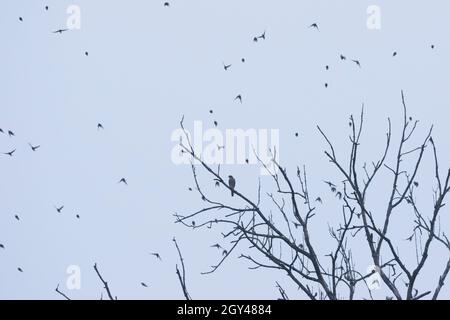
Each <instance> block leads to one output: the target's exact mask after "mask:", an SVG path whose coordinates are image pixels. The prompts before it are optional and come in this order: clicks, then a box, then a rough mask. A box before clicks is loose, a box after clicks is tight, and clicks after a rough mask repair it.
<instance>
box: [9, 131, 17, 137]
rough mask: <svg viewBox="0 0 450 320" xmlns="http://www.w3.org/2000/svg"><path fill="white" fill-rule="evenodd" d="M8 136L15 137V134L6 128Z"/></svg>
mask: <svg viewBox="0 0 450 320" xmlns="http://www.w3.org/2000/svg"><path fill="white" fill-rule="evenodd" d="M8 136H9V137H10V138H11V137H15V136H16V135H15V134H14V132H12V131H11V130H8Z"/></svg>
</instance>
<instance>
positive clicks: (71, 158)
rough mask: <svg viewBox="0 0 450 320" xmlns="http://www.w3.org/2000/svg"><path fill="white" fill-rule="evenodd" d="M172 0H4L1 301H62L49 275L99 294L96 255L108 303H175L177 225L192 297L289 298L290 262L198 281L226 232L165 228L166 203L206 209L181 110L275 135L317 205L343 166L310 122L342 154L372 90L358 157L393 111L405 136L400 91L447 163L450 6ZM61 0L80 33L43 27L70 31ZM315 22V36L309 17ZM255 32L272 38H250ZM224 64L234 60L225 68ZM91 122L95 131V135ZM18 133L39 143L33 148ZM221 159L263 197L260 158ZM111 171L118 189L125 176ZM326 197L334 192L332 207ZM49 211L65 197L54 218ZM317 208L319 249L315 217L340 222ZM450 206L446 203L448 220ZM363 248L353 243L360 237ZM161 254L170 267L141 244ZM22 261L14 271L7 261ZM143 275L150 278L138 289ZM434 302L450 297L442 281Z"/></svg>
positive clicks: (184, 209)
mask: <svg viewBox="0 0 450 320" xmlns="http://www.w3.org/2000/svg"><path fill="white" fill-rule="evenodd" d="M170 2H171V7H170V8H164V7H163V5H162V4H163V1H159V0H150V1H144V0H133V1H119V0H114V1H107V0H97V1H87V0H79V1H55V0H47V1H44V0H36V1H29V0H7V1H3V3H2V10H1V11H0V39H1V41H2V50H1V51H0V87H1V88H2V89H1V90H0V111H1V112H0V128H2V129H3V130H12V131H14V132H15V134H16V137H14V138H8V137H7V136H6V135H0V152H2V153H3V152H7V151H10V150H11V149H14V148H17V152H16V154H15V155H14V157H12V158H9V157H7V156H2V157H0V175H1V182H0V194H1V195H2V197H1V198H2V201H1V202H0V243H3V244H4V245H5V247H6V249H5V250H0V298H8V299H13V298H27V299H28V298H37V299H47V298H50V299H52V298H58V299H59V298H60V297H59V296H58V295H56V293H55V292H54V291H53V290H54V288H55V287H56V285H57V284H58V283H61V285H62V289H64V290H65V292H66V293H67V294H68V295H70V296H71V297H73V298H92V299H96V298H99V297H100V293H101V291H102V287H101V284H100V282H99V280H98V279H97V278H96V276H95V273H94V271H93V269H92V265H93V264H94V262H97V263H98V264H99V268H100V270H101V271H102V273H103V275H104V277H105V278H107V279H108V281H109V283H110V285H111V289H112V290H113V293H114V294H115V295H117V296H118V298H138V299H147V298H163V299H165V298H182V292H181V290H180V288H179V283H178V282H177V278H176V275H175V263H176V262H177V255H176V251H175V248H174V247H173V244H172V241H171V239H172V237H173V236H176V237H177V239H178V240H179V243H180V246H181V248H182V250H183V253H184V256H185V260H186V264H187V271H188V286H189V288H190V292H191V295H192V296H193V297H194V298H267V299H271V298H275V297H277V296H278V293H277V291H276V289H275V281H277V280H278V281H279V282H280V283H282V284H284V285H285V286H286V287H287V289H288V290H289V291H288V294H289V296H290V297H293V298H294V297H299V298H301V297H302V295H301V294H300V293H299V292H298V291H297V290H296V288H295V287H293V286H290V285H289V284H288V283H289V281H287V280H286V279H285V277H284V274H282V273H276V272H272V271H270V272H267V271H251V270H248V269H247V267H248V264H247V263H246V262H244V261H242V260H237V259H236V258H235V257H234V258H232V259H231V260H229V261H228V262H226V263H225V264H224V265H223V268H222V269H221V270H219V271H218V272H217V273H215V274H213V275H208V276H203V275H200V272H202V271H206V270H208V269H209V266H210V265H213V264H215V263H216V262H217V261H218V259H220V253H218V252H217V251H215V250H214V249H213V248H210V247H209V246H210V245H211V244H213V243H215V242H217V239H220V238H221V235H220V232H219V230H215V231H209V230H208V231H199V232H195V231H192V230H187V229H185V228H183V227H182V226H179V225H175V224H174V223H173V222H174V218H173V216H172V214H173V213H174V212H179V213H189V212H192V211H194V210H195V209H198V208H199V206H201V205H202V203H201V201H200V199H198V196H196V195H194V194H193V193H190V192H189V191H187V188H188V186H191V185H192V176H191V172H190V168H189V167H188V166H175V165H174V164H173V163H172V162H171V158H170V156H171V150H172V148H173V147H174V145H175V143H174V142H172V141H171V139H170V137H171V133H172V132H173V130H175V129H176V128H177V127H178V123H179V120H180V118H181V116H182V115H185V117H186V120H185V121H186V124H187V126H188V127H190V126H192V124H193V121H195V120H200V121H204V126H205V127H207V126H210V127H212V126H213V120H217V121H219V128H221V129H223V130H225V129H227V128H243V129H248V128H256V129H279V130H280V141H281V145H280V150H279V152H280V158H281V162H282V163H283V165H284V166H286V167H288V168H290V170H291V172H294V170H295V165H297V164H300V165H302V164H305V165H306V166H307V167H308V170H309V175H310V177H311V178H310V183H311V186H310V188H311V189H313V190H315V193H316V194H320V195H322V194H323V195H322V197H323V198H324V199H326V198H327V195H326V188H325V186H324V185H323V183H322V180H323V179H332V178H333V177H334V178H335V179H339V178H338V176H337V175H336V174H335V170H334V169H333V168H332V167H331V165H330V164H329V163H328V162H327V160H326V159H325V158H324V156H323V153H322V151H323V148H325V144H324V143H323V141H322V140H321V138H320V136H319V135H318V134H317V131H316V129H315V126H316V125H317V124H320V125H321V126H322V127H323V128H325V129H326V131H327V132H328V133H329V135H330V137H332V139H333V140H334V141H335V142H336V146H337V148H339V150H341V152H340V154H343V150H345V151H347V150H348V146H347V143H348V140H347V132H346V131H345V130H346V129H347V119H348V116H349V115H350V114H351V113H358V112H359V110H360V108H361V104H362V103H363V102H364V103H365V107H366V114H367V121H366V123H367V126H366V132H365V135H364V140H363V143H364V144H365V147H364V146H363V147H362V157H364V158H367V159H372V158H373V157H374V156H376V155H379V154H380V152H381V150H382V143H383V139H384V130H385V128H386V117H387V116H391V117H392V120H393V124H394V129H397V131H396V133H397V135H396V136H395V137H397V138H398V130H399V127H398V124H399V121H400V120H401V110H402V109H401V100H400V90H401V89H403V90H404V91H405V94H406V98H407V102H408V106H409V110H410V112H411V114H412V115H413V117H414V118H417V119H420V120H421V123H422V125H423V127H422V128H421V131H420V134H424V132H425V131H426V127H427V126H429V125H431V124H434V125H435V134H434V136H435V141H436V142H437V143H438V145H439V147H440V156H441V158H442V166H444V167H446V164H448V163H450V153H449V152H448V150H449V147H450V145H449V141H448V139H447V138H448V136H449V134H450V128H449V126H448V118H449V112H448V108H449V105H448V104H449V102H448V98H447V96H446V95H447V93H448V84H449V83H450V81H449V77H450V72H449V71H450V70H449V69H450V68H449V66H450V64H449V62H448V57H449V56H450V45H449V42H448V31H449V30H450V28H449V24H450V22H449V19H448V12H449V9H450V7H449V4H448V1H445V0H434V1H423V0H422V1H407V0H398V1H365V0H347V1H335V0H327V1H325V0H314V1H312V0H310V1H295V0H290V1H288V0H284V1H274V0H247V1H239V0H227V1H219V0H216V1H208V0H184V1H181V0H171V1H170ZM70 4H77V5H79V6H80V8H81V19H82V20H81V30H74V31H70V32H67V33H64V34H62V35H59V34H52V33H51V32H52V31H53V30H56V29H59V28H64V27H65V24H66V19H67V17H68V15H67V14H66V8H67V7H68V6H69V5H70ZM372 4H377V5H379V6H380V8H381V13H382V16H381V18H382V22H381V26H382V27H381V30H378V31H373V30H368V29H367V27H366V19H367V14H366V9H367V7H368V6H369V5H372ZM45 5H49V7H50V9H49V11H45V10H44V6H45ZM19 16H21V17H23V20H24V21H23V22H20V21H19ZM313 22H317V23H318V24H319V27H320V32H317V31H314V30H312V29H310V28H308V26H309V25H310V24H311V23H313ZM264 30H266V32H267V40H266V41H260V42H258V43H253V41H252V38H253V36H255V35H259V34H261V33H262V32H263V31H264ZM431 44H434V45H435V46H436V48H435V49H434V50H431V48H430V45H431ZM85 51H88V52H89V56H88V57H86V56H85V55H84V52H85ZM394 51H397V52H398V55H397V57H395V58H393V57H392V53H393V52H394ZM341 53H342V54H344V55H346V56H347V57H348V58H349V59H350V58H354V59H359V60H360V61H361V64H362V68H361V69H358V68H357V67H356V66H355V65H354V64H352V63H351V62H346V63H343V62H341V61H340V60H339V54H341ZM243 57H244V58H245V59H246V63H245V64H243V63H241V62H240V59H241V58H243ZM223 62H226V63H231V64H233V66H232V68H231V69H230V70H229V71H228V72H225V71H224V70H223V67H222V63H223ZM325 65H329V66H330V70H329V71H325ZM325 82H327V83H328V84H329V87H328V89H325V88H324V83H325ZM237 94H242V95H243V98H244V103H243V104H242V105H240V104H237V103H235V102H234V101H233V99H234V97H235V96H236V95H237ZM211 108H212V109H214V115H213V116H211V115H210V114H209V113H208V111H209V109H211ZM98 122H101V123H102V124H103V125H104V127H105V130H104V131H102V132H98V131H97V128H96V125H97V123H98ZM297 131H298V132H299V133H300V137H299V138H295V137H294V132H297ZM416 141H418V140H416ZM28 142H30V143H33V144H40V145H42V147H41V149H40V150H39V151H38V152H36V153H32V152H31V150H30V149H29V147H28V146H27V143H28ZM344 146H345V148H346V149H343V147H344ZM430 161H431V159H430V158H429V157H427V158H426V159H425V167H426V168H427V169H428V171H426V172H425V173H424V175H423V176H422V177H420V178H421V181H422V182H423V183H422V186H423V188H424V193H423V199H424V201H425V203H428V204H429V202H430V201H429V199H431V175H432V168H431V167H430V166H429V165H430V164H431V162H430ZM427 165H428V166H427ZM223 170H224V171H226V172H230V173H232V174H233V175H234V176H235V177H236V179H237V180H238V186H239V187H240V188H242V190H243V191H246V192H249V193H253V194H256V186H257V181H258V178H259V175H258V174H259V168H258V167H256V166H252V167H250V168H249V167H248V166H225V167H224V168H223ZM121 177H126V178H127V180H128V182H129V186H128V187H125V186H122V185H118V184H117V181H118V180H119V179H120V178H121ZM269 182H270V180H269V179H267V180H265V178H264V179H263V184H264V183H267V184H268V186H269ZM385 182H386V181H380V183H379V184H378V185H377V186H378V189H377V190H378V191H377V192H378V193H374V194H372V198H370V199H369V201H370V202H372V203H373V205H374V210H376V209H380V210H381V209H384V205H382V204H380V203H381V202H382V200H383V199H384V198H383V197H384V196H385V195H384V193H383V185H384V183H385ZM427 187H428V189H427ZM333 201H334V200H333V199H332V198H331V197H329V202H330V204H331V205H334V208H336V204H335V203H334V204H333V203H332V202H333ZM427 201H428V202H427ZM379 204H380V205H379ZM55 205H57V206H59V205H64V206H65V208H64V211H63V214H61V215H58V214H57V213H56V211H55V209H54V206H55ZM14 214H19V215H20V217H21V221H20V222H17V221H15V220H14ZM75 214H80V216H81V219H80V220H79V221H78V220H77V219H76V218H75ZM321 214H322V216H321V218H320V219H318V220H317V221H315V223H314V225H313V228H314V235H313V241H314V242H315V243H316V245H317V246H318V247H319V248H320V251H322V253H323V254H324V255H325V254H327V253H328V252H329V250H330V249H329V245H330V240H329V237H328V235H327V232H328V231H327V225H326V223H325V224H324V222H325V221H329V222H330V223H335V222H337V220H336V218H335V215H333V211H330V210H323V212H321ZM404 214H405V215H410V212H409V211H408V213H407V212H406V211H405V213H404ZM448 214H449V212H448V209H447V211H446V212H445V213H444V216H443V217H442V221H441V223H442V225H443V226H445V225H447V226H448V223H449V221H450V218H449V216H448ZM403 219H406V218H405V217H403V216H402V215H401V214H400V215H399V216H396V217H395V218H394V221H393V223H394V224H396V226H395V227H393V230H392V232H393V234H395V235H396V236H398V239H405V238H406V237H407V236H409V234H408V229H406V227H407V223H403V221H404V220H403ZM220 240H221V239H220ZM400 243H401V241H400ZM357 245H358V244H357ZM360 248H361V250H357V251H361V252H363V251H364V250H365V249H366V244H365V243H363V242H362V243H361V244H360ZM406 248H407V247H405V249H404V250H405V251H403V252H404V254H405V255H406V256H407V257H408V258H410V260H411V261H414V252H413V251H411V250H409V251H408V249H406ZM245 249H246V248H245V247H244V248H242V250H245ZM402 250H403V249H402ZM154 251H158V252H160V253H161V256H162V258H163V261H162V262H159V261H157V260H156V259H154V258H153V257H152V256H150V255H149V252H154ZM432 254H433V255H434V256H435V257H436V258H435V259H436V260H435V261H434V263H433V267H432V268H430V269H428V272H427V274H428V276H427V277H425V278H423V279H422V280H421V281H422V283H428V282H430V283H433V284H434V283H436V282H437V279H438V278H437V272H438V271H440V270H441V269H442V268H443V266H444V263H445V262H446V261H447V256H448V253H446V252H441V251H437V250H435V251H432ZM237 255H238V253H236V255H235V256H237ZM324 259H325V258H324ZM358 259H359V260H358V263H360V265H361V269H362V270H365V268H366V266H368V265H370V264H371V263H370V259H369V257H368V256H366V255H364V254H360V255H358ZM69 265H79V266H80V267H81V271H82V288H81V290H79V291H69V290H67V289H65V288H64V286H63V285H64V283H65V281H66V277H67V275H66V273H65V270H66V268H67V266H69ZM19 266H20V267H22V268H23V269H24V273H22V274H21V273H19V272H17V271H16V268H17V267H19ZM142 281H143V282H146V283H147V284H148V285H149V288H143V287H141V286H140V282H142ZM376 294H379V297H382V296H383V294H385V292H384V291H383V290H381V291H380V292H378V293H376ZM442 296H443V297H447V298H449V297H450V289H449V288H448V287H447V288H446V290H445V291H444V292H443V294H442Z"/></svg>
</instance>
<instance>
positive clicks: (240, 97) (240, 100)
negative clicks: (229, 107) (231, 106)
mask: <svg viewBox="0 0 450 320" xmlns="http://www.w3.org/2000/svg"><path fill="white" fill-rule="evenodd" d="M236 100H239V102H240V103H242V95H240V94H238V95H237V96H236V98H234V101H236Z"/></svg>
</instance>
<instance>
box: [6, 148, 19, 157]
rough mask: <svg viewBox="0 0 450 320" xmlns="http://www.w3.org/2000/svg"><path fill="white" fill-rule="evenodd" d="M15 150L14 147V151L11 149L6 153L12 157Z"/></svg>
mask: <svg viewBox="0 0 450 320" xmlns="http://www.w3.org/2000/svg"><path fill="white" fill-rule="evenodd" d="M14 152H16V149H14V150H12V151H10V152H5V153H4V155H7V156H10V157H12V156H13V154H14Z"/></svg>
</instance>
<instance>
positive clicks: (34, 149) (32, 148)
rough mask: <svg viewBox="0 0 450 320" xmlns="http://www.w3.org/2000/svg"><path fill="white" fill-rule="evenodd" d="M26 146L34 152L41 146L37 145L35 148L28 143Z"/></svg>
mask: <svg viewBox="0 0 450 320" xmlns="http://www.w3.org/2000/svg"><path fill="white" fill-rule="evenodd" d="M28 145H29V146H30V148H31V150H33V151H36V150H37V149H39V148H40V147H41V146H40V145H37V146H33V145H32V144H31V143H28Z"/></svg>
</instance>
